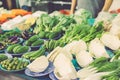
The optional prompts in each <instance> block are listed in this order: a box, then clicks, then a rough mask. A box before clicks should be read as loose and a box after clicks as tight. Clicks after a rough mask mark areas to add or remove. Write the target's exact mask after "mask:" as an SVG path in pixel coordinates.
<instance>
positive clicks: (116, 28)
mask: <svg viewBox="0 0 120 80" xmlns="http://www.w3.org/2000/svg"><path fill="white" fill-rule="evenodd" d="M119 21H120V14H118V15H117V16H116V17H115V18H114V19H113V21H112V27H111V28H110V33H111V34H113V35H116V36H118V37H119V38H120V23H119Z"/></svg>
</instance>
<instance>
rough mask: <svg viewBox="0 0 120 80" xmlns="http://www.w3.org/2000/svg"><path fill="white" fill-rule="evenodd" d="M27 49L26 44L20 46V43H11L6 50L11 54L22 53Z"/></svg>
mask: <svg viewBox="0 0 120 80" xmlns="http://www.w3.org/2000/svg"><path fill="white" fill-rule="evenodd" d="M28 50H29V47H28V46H21V45H20V44H13V45H10V46H9V47H8V48H7V52H8V53H12V54H22V53H25V52H27V51H28Z"/></svg>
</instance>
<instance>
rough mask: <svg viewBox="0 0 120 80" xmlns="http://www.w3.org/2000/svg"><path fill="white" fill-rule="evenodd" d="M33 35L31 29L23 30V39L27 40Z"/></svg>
mask: <svg viewBox="0 0 120 80" xmlns="http://www.w3.org/2000/svg"><path fill="white" fill-rule="evenodd" d="M32 35H33V33H32V32H31V31H29V30H27V31H23V32H22V33H21V37H22V38H23V39H25V40H27V39H29V38H30V37H31V36H32Z"/></svg>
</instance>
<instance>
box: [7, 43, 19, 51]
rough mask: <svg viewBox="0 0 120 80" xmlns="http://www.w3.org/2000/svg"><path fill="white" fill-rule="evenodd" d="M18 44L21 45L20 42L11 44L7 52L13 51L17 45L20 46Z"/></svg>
mask: <svg viewBox="0 0 120 80" xmlns="http://www.w3.org/2000/svg"><path fill="white" fill-rule="evenodd" d="M18 45H19V44H13V45H11V46H8V48H7V52H9V53H12V52H13V49H14V48H15V47H16V46H18Z"/></svg>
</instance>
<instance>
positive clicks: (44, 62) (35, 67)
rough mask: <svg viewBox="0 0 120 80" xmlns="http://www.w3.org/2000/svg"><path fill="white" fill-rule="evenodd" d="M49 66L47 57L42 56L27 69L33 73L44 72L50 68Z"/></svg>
mask: <svg viewBox="0 0 120 80" xmlns="http://www.w3.org/2000/svg"><path fill="white" fill-rule="evenodd" d="M48 65H49V62H48V59H47V58H46V57H45V56H41V57H39V58H37V59H35V60H34V61H33V62H32V63H31V64H29V65H28V66H27V68H28V69H30V70H31V71H32V72H43V71H44V70H45V69H46V68H47V67H48Z"/></svg>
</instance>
